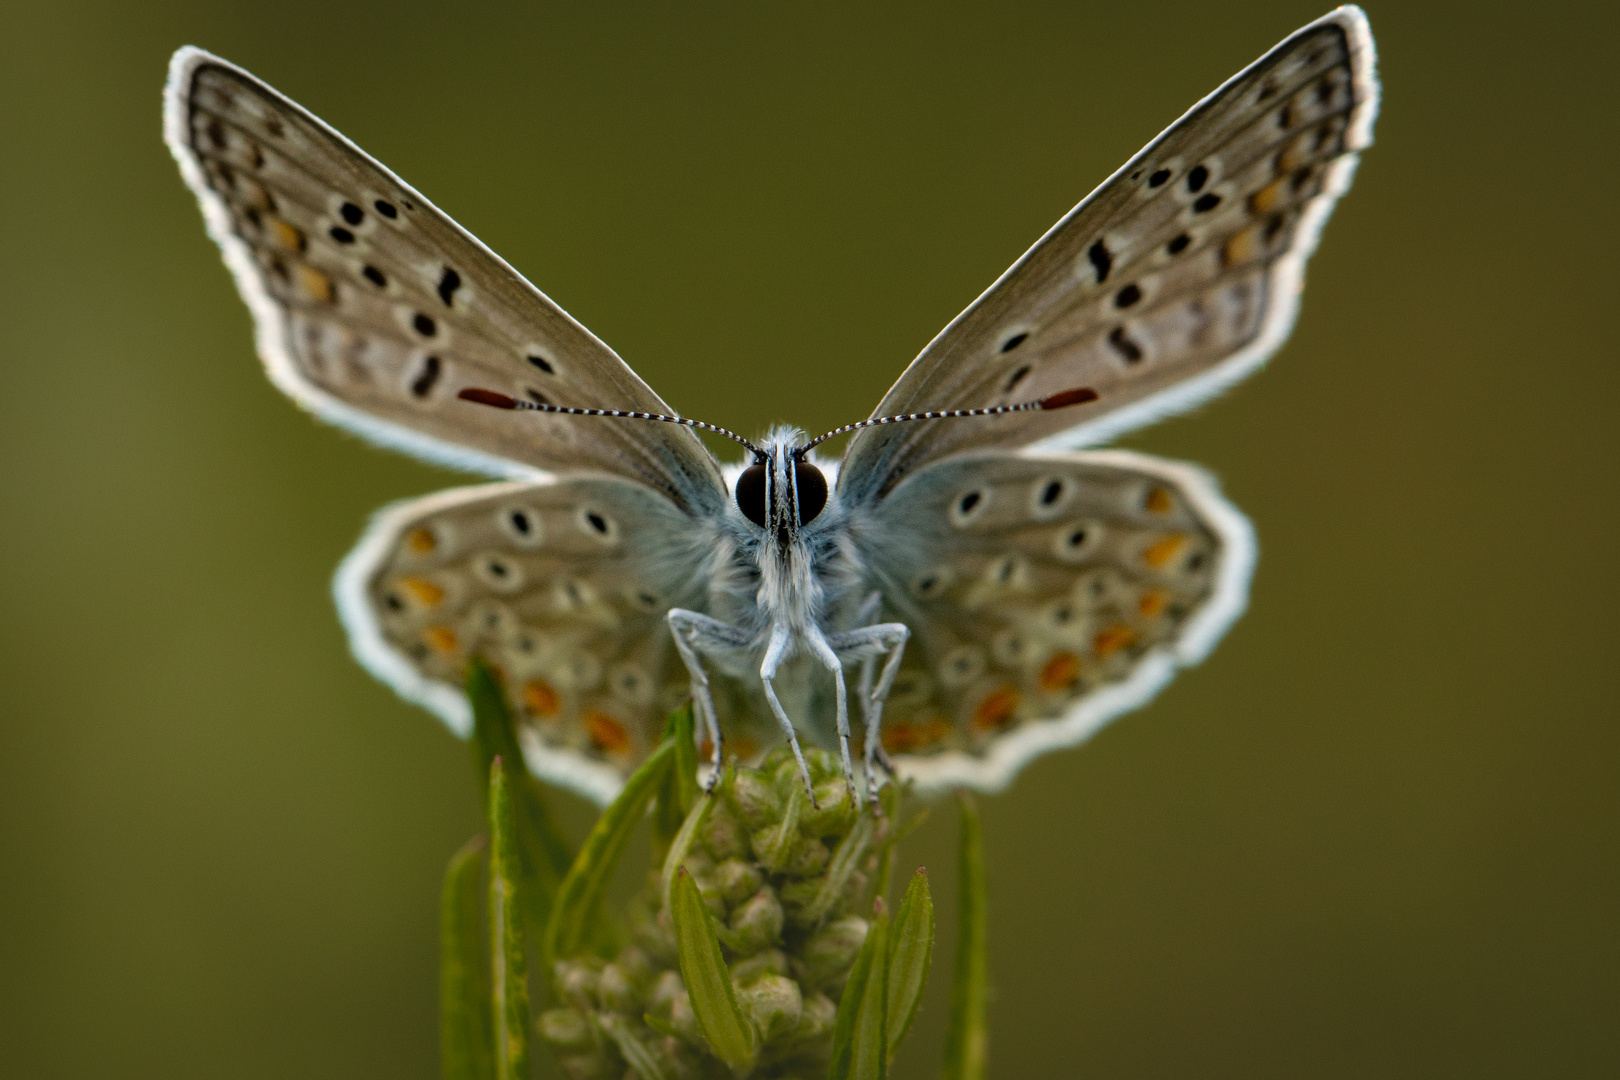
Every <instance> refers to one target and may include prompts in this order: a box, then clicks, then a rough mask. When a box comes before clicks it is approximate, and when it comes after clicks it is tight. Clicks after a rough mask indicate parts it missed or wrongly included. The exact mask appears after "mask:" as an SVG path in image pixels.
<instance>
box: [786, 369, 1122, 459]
mask: <svg viewBox="0 0 1620 1080" xmlns="http://www.w3.org/2000/svg"><path fill="white" fill-rule="evenodd" d="M1096 400H1097V391H1095V390H1093V389H1091V388H1090V387H1089V386H1080V387H1076V388H1075V389H1073V390H1061V391H1059V392H1058V393H1056V394H1048V395H1046V396H1045V397H1043V398H1041V399H1039V400H1038V401H1026V402H1023V403H1022V404H1019V405H995V406H992V407H990V408H988V409H948V410H946V411H945V412H914V413H904V414H902V415H899V416H878V417H874V418H872V419H871V420H862V421H861V422H860V423H858V424H845V425H844V426H843V427H841V428H833V429H832V430H831V431H829V432H827V434H825V435H817V436H816V437H815V438H814V439H811V440H810V441H809V442H807V443H805V444H804V445H803V446H801V447H799V448H798V449H797V450H796V451H794V453H795V454H799V455H803V454H805V453H806V452H807V451H809V449H810V448H811V447H812V446H815V445H816V444H817V443H824V442H826V441H827V440H828V439H831V438H835V437H837V436H839V435H844V434H847V433H848V432H851V431H859V430H860V429H861V428H869V427H878V426H880V425H882V424H904V423H906V422H908V421H911V420H950V419H953V418H955V417H958V416H1001V415H1002V414H1003V413H1018V412H1050V411H1052V410H1053V409H1066V408H1068V407H1069V406H1070V405H1083V404H1085V403H1086V402H1088V401H1096Z"/></svg>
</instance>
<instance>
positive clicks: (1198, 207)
mask: <svg viewBox="0 0 1620 1080" xmlns="http://www.w3.org/2000/svg"><path fill="white" fill-rule="evenodd" d="M1219 205H1221V197H1220V196H1219V195H1217V194H1215V193H1214V192H1213V191H1211V192H1209V193H1208V194H1206V195H1200V196H1198V199H1197V200H1196V201H1195V202H1194V203H1193V204H1192V206H1193V213H1195V214H1207V213H1209V212H1210V211H1211V210H1213V209H1215V208H1216V207H1217V206H1219Z"/></svg>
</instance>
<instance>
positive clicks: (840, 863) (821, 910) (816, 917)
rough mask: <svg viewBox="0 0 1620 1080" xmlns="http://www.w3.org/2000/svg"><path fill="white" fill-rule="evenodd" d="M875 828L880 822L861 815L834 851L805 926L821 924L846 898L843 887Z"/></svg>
mask: <svg viewBox="0 0 1620 1080" xmlns="http://www.w3.org/2000/svg"><path fill="white" fill-rule="evenodd" d="M876 829H877V820H876V818H874V817H873V815H871V814H869V813H867V814H862V815H861V816H860V819H859V820H858V821H856V822H855V827H854V828H853V829H851V830H850V831H849V835H848V836H846V837H844V839H843V842H842V843H840V844H839V845H838V850H837V851H834V852H833V856H832V859H831V860H829V861H828V863H827V880H826V881H825V882H824V883H823V884H822V886H821V890H820V891H819V892H817V893H816V898H815V899H814V900H812V901H811V902H810V906H809V907H808V908H806V909H805V913H804V916H803V918H804V921H805V922H806V923H810V924H814V923H817V922H820V921H821V919H822V918H823V917H825V916H826V914H827V912H829V911H831V910H832V906H833V904H834V903H836V902H837V901H838V898H839V897H840V896H842V895H843V893H844V886H846V885H848V884H849V878H850V875H851V874H853V873H854V872H855V870H856V868H857V867H859V866H860V864H861V860H862V859H864V858H865V857H866V849H867V847H868V846H869V845H870V844H871V843H872V834H873V832H875V831H876ZM760 861H761V862H763V861H764V860H763V859H761V860H760Z"/></svg>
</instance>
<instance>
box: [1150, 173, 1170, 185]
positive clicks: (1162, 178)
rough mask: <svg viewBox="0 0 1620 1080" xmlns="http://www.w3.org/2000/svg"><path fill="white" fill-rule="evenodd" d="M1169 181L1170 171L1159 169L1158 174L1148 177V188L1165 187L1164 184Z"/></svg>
mask: <svg viewBox="0 0 1620 1080" xmlns="http://www.w3.org/2000/svg"><path fill="white" fill-rule="evenodd" d="M1169 179H1170V170H1169V169H1160V170H1159V171H1158V172H1156V173H1154V174H1153V175H1152V176H1150V177H1148V187H1163V186H1164V185H1165V182H1166V181H1168V180H1169Z"/></svg>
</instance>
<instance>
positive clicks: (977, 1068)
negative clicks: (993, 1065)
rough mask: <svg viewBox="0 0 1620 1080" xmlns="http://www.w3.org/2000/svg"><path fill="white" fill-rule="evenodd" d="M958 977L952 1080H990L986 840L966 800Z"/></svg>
mask: <svg viewBox="0 0 1620 1080" xmlns="http://www.w3.org/2000/svg"><path fill="white" fill-rule="evenodd" d="M957 863H958V869H957V873H958V878H959V881H958V889H959V893H958V898H957V905H956V906H957V912H956V918H957V930H956V975H955V980H954V983H953V985H952V987H951V1019H950V1027H949V1028H948V1029H947V1031H946V1033H945V1078H946V1080H984V1075H985V1061H986V1059H987V1057H988V1055H989V1049H990V1027H989V1021H988V1019H987V1016H986V1013H987V1002H988V987H989V982H990V961H989V954H988V951H987V950H988V945H987V943H986V940H985V938H986V927H987V926H988V922H987V916H986V913H985V911H986V904H987V903H988V897H987V895H986V894H987V889H986V887H985V876H984V837H983V834H982V833H981V831H980V829H979V815H978V812H977V811H975V810H974V808H973V802H972V800H971V799H969V798H968V797H967V796H965V795H964V796H963V797H962V846H961V850H960V854H959V856H958V860H957Z"/></svg>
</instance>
